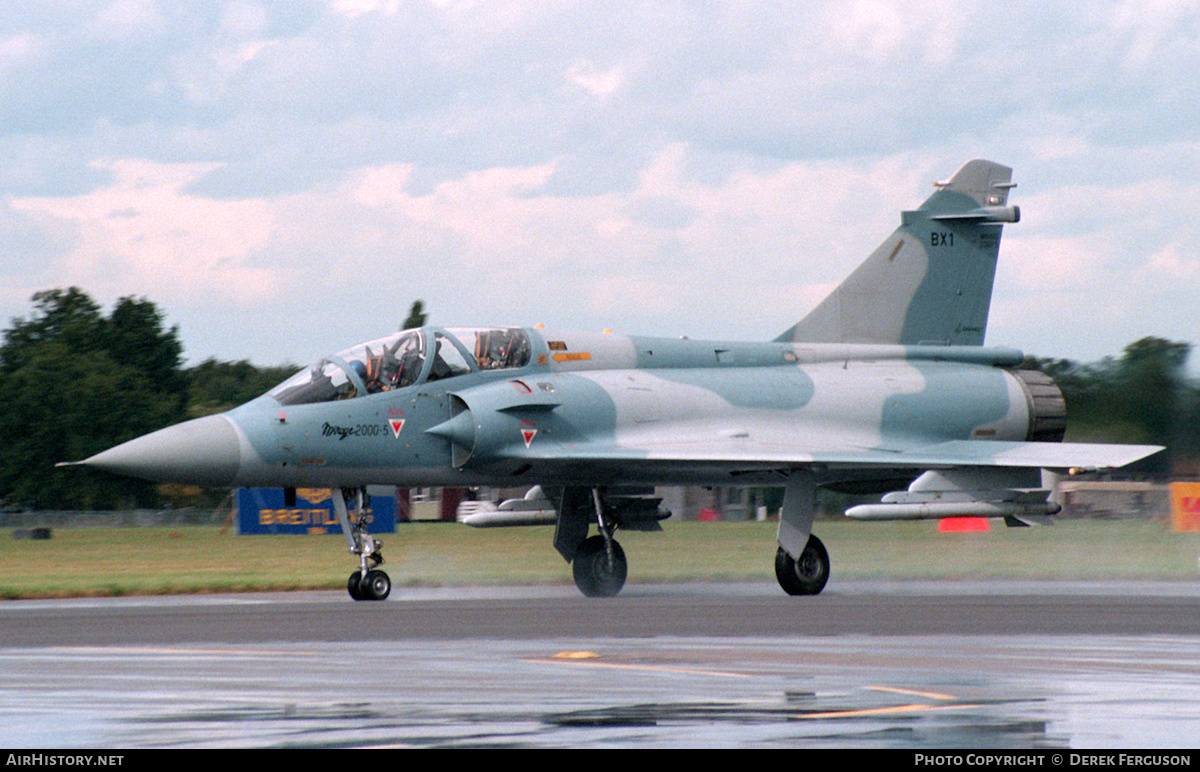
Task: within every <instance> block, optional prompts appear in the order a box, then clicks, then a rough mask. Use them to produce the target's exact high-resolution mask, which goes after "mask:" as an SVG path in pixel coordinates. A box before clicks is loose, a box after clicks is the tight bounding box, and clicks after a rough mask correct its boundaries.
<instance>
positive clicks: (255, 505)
mask: <svg viewBox="0 0 1200 772" xmlns="http://www.w3.org/2000/svg"><path fill="white" fill-rule="evenodd" d="M237 507H238V518H237V519H238V533H239V534H265V533H273V534H314V533H341V526H340V525H339V524H338V519H337V514H336V513H335V512H334V511H333V493H332V491H330V490H329V489H328V488H297V489H296V503H295V504H294V505H292V506H288V505H287V503H286V502H285V500H284V495H283V489H282V488H239V489H238V495H237ZM365 510H366V516H367V517H368V518H369V521H368V522H369V526H370V531H371V533H394V532H395V531H396V499H395V497H394V496H375V497H372V498H371V500H370V503H368V504H367V506H366V507H365ZM351 516H353V512H352V513H351Z"/></svg>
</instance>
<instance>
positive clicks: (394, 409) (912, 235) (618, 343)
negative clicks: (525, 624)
mask: <svg viewBox="0 0 1200 772" xmlns="http://www.w3.org/2000/svg"><path fill="white" fill-rule="evenodd" d="M1011 179H1012V170H1011V169H1009V168H1007V167H1004V166H1001V165H999V164H996V163H993V162H990V161H983V160H975V161H970V162H968V163H967V164H965V165H964V166H963V167H962V168H960V169H959V170H958V171H957V172H956V173H955V174H954V175H953V176H952V177H951V178H950V179H949V180H948V181H945V182H938V183H935V191H934V192H933V194H932V195H930V196H929V198H928V199H927V200H926V201H925V202H924V203H923V204H921V205H920V206H919V207H917V208H916V209H914V210H911V211H905V212H903V213H902V214H901V217H900V226H899V227H898V228H897V229H896V230H895V232H894V233H892V235H891V236H889V237H888V238H887V239H886V240H885V241H884V242H883V244H881V245H880V246H879V247H878V248H877V249H876V250H875V251H874V252H873V253H871V254H870V256H869V257H867V259H866V260H865V261H864V262H863V263H862V264H861V265H860V266H859V267H858V268H857V269H856V270H855V271H854V272H853V273H852V274H851V275H850V277H849V278H847V279H846V280H845V281H844V282H843V283H842V284H841V285H840V286H838V287H837V288H836V289H835V290H834V291H833V292H832V294H830V295H829V297H828V298H826V299H825V300H824V301H823V302H822V303H820V304H819V305H818V306H817V307H816V308H815V309H814V310H812V312H811V313H809V314H808V315H807V316H805V317H804V318H803V319H801V320H800V321H799V322H797V323H796V324H795V325H793V326H792V327H791V328H789V329H788V330H786V331H785V332H783V333H782V334H780V335H778V336H777V337H775V338H774V339H773V340H767V341H762V342H732V341H705V340H691V339H688V338H651V337H640V336H625V335H616V334H611V333H608V332H604V333H587V332H558V331H551V330H548V329H543V328H541V327H533V328H518V327H462V328H455V327H451V328H442V327H437V326H426V327H422V328H420V329H409V330H404V331H402V332H398V333H395V334H392V335H389V336H386V337H383V338H380V339H378V340H374V341H370V342H368V343H363V344H360V345H357V346H353V347H351V348H348V349H346V350H344V351H341V352H339V353H336V354H333V355H331V356H327V357H324V358H322V359H320V360H318V361H317V362H315V363H314V364H312V365H311V366H310V367H307V368H305V369H303V370H301V371H300V372H298V373H296V374H295V375H294V376H293V377H291V378H289V379H288V380H286V381H285V382H283V383H281V384H280V385H279V386H277V387H276V388H274V389H272V390H271V391H270V392H269V393H267V394H264V395H263V396H261V397H259V398H257V399H255V400H253V401H251V402H249V403H247V404H245V405H242V406H240V407H238V408H235V409H233V410H230V411H228V412H226V413H223V414H220V415H214V416H209V417H205V418H198V419H195V420H192V421H187V422H185V423H182V424H178V425H175V426H172V427H169V428H166V429H163V430H160V431H158V432H154V433H152V434H149V435H146V436H143V437H140V438H138V439H134V440H131V441H130V442H126V443H125V444H123V445H119V446H117V447H115V448H112V449H110V450H107V451H104V452H102V453H99V454H97V455H95V456H92V457H91V458H88V459H86V460H84V461H82V462H78V463H80V464H83V465H86V466H89V467H95V468H98V469H105V470H109V471H112V472H117V473H121V474H126V475H132V476H136V477H141V478H146V479H149V480H156V481H162V482H177V483H190V484H198V485H207V486H220V487H235V486H237V487H241V486H256V487H276V488H284V489H286V490H292V491H294V489H295V488H297V487H306V488H330V489H336V490H340V491H341V492H342V495H335V496H334V497H333V499H334V506H335V511H336V512H337V515H338V519H339V521H340V523H341V527H342V530H343V532H344V535H345V537H346V542H347V545H348V547H349V550H350V552H351V553H352V554H353V555H354V556H356V558H357V560H358V568H357V570H355V571H354V572H353V573H352V574H351V575H350V577H349V579H348V581H347V589H348V591H349V594H350V595H351V597H353V598H354V599H356V600H380V599H383V598H385V597H387V595H388V593H389V592H390V589H391V581H390V579H389V578H388V576H387V574H386V573H385V572H384V571H382V570H381V569H380V568H379V567H378V566H379V564H380V563H381V562H382V554H381V550H380V543H379V541H378V540H377V539H375V538H374V537H372V536H371V535H370V534H369V532H368V530H367V525H366V522H365V521H366V518H363V517H358V516H357V514H358V513H359V512H360V511H361V510H362V508H363V493H362V492H363V490H364V489H365V487H366V486H367V485H374V484H384V485H397V486H414V487H415V486H459V487H466V486H495V487H506V488H507V487H514V486H520V485H530V486H533V485H537V486H541V489H542V490H543V491H544V492H545V495H546V498H547V499H548V501H549V504H550V508H551V509H552V510H554V511H556V513H557V515H556V517H555V519H554V524H555V530H554V547H555V548H556V549H557V550H558V552H559V553H560V554H561V555H562V557H563V558H564V559H565V560H567V561H569V562H570V563H571V565H572V570H573V574H574V577H575V581H576V584H577V585H578V586H579V588H580V590H581V591H582V592H583V593H584V594H585V595H588V596H612V595H615V594H617V593H618V592H619V591H620V589H621V587H622V586H623V585H624V583H625V580H626V576H627V562H626V559H625V555H624V552H623V551H622V549H621V546H620V544H619V543H618V542H617V540H616V539H615V538H614V534H615V532H617V531H618V530H620V529H628V530H657V529H659V528H660V527H661V526H660V520H661V519H662V518H664V517H665V516H667V513H664V512H662V511H661V509H660V503H661V500H660V499H657V498H655V497H654V496H653V490H654V486H660V485H709V486H778V487H782V488H784V491H785V493H784V499H783V507H782V510H781V513H780V517H779V526H778V543H779V546H778V549H777V551H776V555H775V573H776V576H777V578H778V581H779V584H780V586H781V587H782V588H783V590H784V591H785V592H787V593H789V594H793V595H806V594H816V593H819V592H820V591H821V590H822V588H824V586H825V583H826V581H827V579H828V577H829V570H830V561H829V556H828V553H827V551H826V549H825V547H824V546H823V545H822V543H821V541H820V539H818V538H817V537H816V536H815V535H813V534H812V526H813V519H814V515H815V511H816V506H815V501H816V492H817V490H818V489H820V488H828V489H833V490H838V491H849V492H857V493H873V494H886V495H883V497H882V499H881V500H880V501H879V503H874V504H864V505H860V506H856V507H852V508H851V509H849V510H848V511H847V512H846V513H845V514H846V515H847V516H848V517H851V518H858V519H863V520H886V519H918V518H942V517H947V516H968V517H1003V518H1005V519H1006V521H1007V522H1008V523H1009V524H1010V525H1020V524H1027V523H1030V522H1036V521H1039V520H1043V519H1044V518H1045V517H1046V516H1048V515H1051V514H1053V513H1055V512H1056V511H1058V506H1057V505H1056V504H1055V503H1053V502H1052V501H1051V500H1050V490H1048V489H1047V488H1046V487H1044V486H1043V484H1042V479H1043V476H1042V470H1050V471H1053V472H1059V473H1061V472H1067V471H1070V470H1081V469H1085V470H1087V469H1098V468H1111V467H1120V466H1124V465H1126V464H1129V463H1131V462H1133V461H1135V460H1137V459H1140V458H1142V457H1145V456H1147V455H1150V454H1152V453H1154V452H1156V451H1158V450H1161V448H1158V447H1154V446H1135V445H1100V444H1069V443H1063V442H1062V439H1063V433H1064V429H1065V421H1066V410H1065V405H1064V401H1063V397H1062V393H1061V391H1060V390H1059V389H1058V387H1057V386H1055V384H1054V383H1053V381H1051V380H1050V379H1049V378H1048V377H1046V376H1045V375H1043V374H1042V373H1040V372H1035V371H1030V370H1025V369H1021V363H1022V361H1023V359H1024V356H1023V354H1022V353H1021V352H1020V351H1017V350H1014V349H1011V348H990V347H984V345H983V342H984V333H985V330H986V328H987V320H988V308H989V305H990V302H991V295H992V284H993V279H994V277H995V271H996V259H997V255H998V252H999V246H1000V236H1001V231H1002V229H1003V227H1004V225H1006V224H1010V223H1016V222H1018V221H1019V219H1020V211H1019V210H1018V208H1017V207H1016V206H1012V205H1009V204H1008V194H1009V191H1010V189H1011V188H1013V187H1014V184H1013V183H1012V182H1011ZM347 499H349V502H350V503H349V504H348V503H347ZM533 508H534V509H537V508H538V507H537V506H534V507H533ZM543 511H544V510H543ZM510 514H511V513H510ZM543 521H544V520H539V521H538V522H543ZM497 522H502V521H497ZM510 522H521V520H520V518H517V519H515V520H512V521H510ZM593 529H594V533H593Z"/></svg>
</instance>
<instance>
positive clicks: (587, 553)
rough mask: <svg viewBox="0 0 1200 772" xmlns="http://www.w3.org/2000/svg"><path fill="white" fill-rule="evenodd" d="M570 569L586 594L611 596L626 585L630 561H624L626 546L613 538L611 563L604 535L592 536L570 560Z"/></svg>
mask: <svg viewBox="0 0 1200 772" xmlns="http://www.w3.org/2000/svg"><path fill="white" fill-rule="evenodd" d="M571 572H572V573H573V574H574V575H575V586H576V587H578V588H579V591H580V592H582V593H583V594H584V595H586V596H587V597H589V598H611V597H613V596H614V595H616V594H617V593H619V592H620V591H621V588H622V587H624V586H625V578H626V577H627V576H628V575H629V564H628V563H626V562H625V550H623V549H621V545H620V544H618V543H617V542H616V540H613V542H612V566H611V567H610V566H609V564H608V549H607V548H606V547H605V544H604V537H603V536H592V537H590V538H587V539H584V540H583V544H580V545H579V550H578V551H576V553H575V559H574V560H572V561H571Z"/></svg>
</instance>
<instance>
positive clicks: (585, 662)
mask: <svg viewBox="0 0 1200 772" xmlns="http://www.w3.org/2000/svg"><path fill="white" fill-rule="evenodd" d="M556 656H557V655H556ZM592 656H593V657H594V656H597V655H594V654H593V655H592ZM523 661H524V662H528V663H530V664H535V665H575V666H576V667H606V668H611V669H613V670H649V671H652V672H657V673H687V674H689V675H710V676H720V677H722V678H749V677H750V676H749V675H747V674H746V673H730V672H728V671H723V670H699V669H696V668H686V667H662V666H659V665H621V664H618V663H616V662H596V661H595V660H593V659H590V658H585V659H579V658H571V659H554V658H553V657H542V658H534V659H526V660H523Z"/></svg>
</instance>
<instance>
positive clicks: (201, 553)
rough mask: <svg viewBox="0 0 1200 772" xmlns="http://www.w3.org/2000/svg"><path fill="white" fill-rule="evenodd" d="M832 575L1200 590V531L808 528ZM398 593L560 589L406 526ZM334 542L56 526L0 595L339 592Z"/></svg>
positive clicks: (719, 560) (500, 558)
mask: <svg viewBox="0 0 1200 772" xmlns="http://www.w3.org/2000/svg"><path fill="white" fill-rule="evenodd" d="M815 532H816V533H817V534H818V535H819V536H820V537H821V539H822V540H823V541H824V542H825V545H826V547H827V548H828V550H829V553H830V558H831V562H832V564H833V580H832V581H834V582H836V581H837V580H839V579H865V578H872V579H896V580H905V579H963V578H977V579H987V578H997V579H999V578H1009V579H1045V580H1055V579H1062V580H1066V579H1097V580H1103V579H1166V580H1186V581H1200V563H1198V560H1200V533H1174V532H1172V531H1171V529H1170V526H1169V525H1168V524H1166V523H1164V522H1161V521H1094V520H1087V521H1085V520H1073V521H1063V522H1060V523H1058V524H1056V525H1054V526H1052V527H1047V528H1004V527H995V525H994V526H993V529H992V530H991V531H989V532H985V533H939V532H938V531H937V522H935V521H926V522H915V523H874V524H867V523H854V522H847V521H819V522H818V523H817V525H816V528H815ZM380 538H381V539H382V540H383V541H384V544H385V548H384V555H385V556H386V557H387V561H388V562H387V563H386V564H385V566H384V568H385V569H386V570H387V571H388V573H389V574H390V575H391V577H392V582H393V584H394V585H396V586H397V587H403V586H417V585H424V586H446V585H472V584H539V583H570V582H571V571H570V566H568V565H567V563H566V562H564V561H563V560H562V559H561V558H560V557H559V555H558V553H557V552H555V551H554V548H553V546H552V544H551V540H552V538H553V529H551V528H546V527H540V528H539V527H534V528H507V529H488V530H476V529H471V528H467V527H465V526H459V525H454V524H444V523H407V524H403V525H401V526H399V530H398V532H397V533H395V534H383V535H381V536H380ZM620 541H621V544H622V546H624V548H625V552H626V555H627V557H628V559H629V565H630V570H629V574H630V581H633V582H638V581H642V582H676V581H679V582H682V581H713V580H718V581H774V568H773V566H774V562H773V558H774V554H775V524H774V523H695V522H681V523H668V524H666V526H665V528H664V531H663V532H662V533H622V534H620ZM356 567H357V566H356V564H355V562H354V560H353V558H352V557H351V556H350V555H349V554H348V552H347V550H346V545H345V541H344V540H343V539H342V537H341V536H340V535H328V536H237V535H235V534H233V533H231V532H222V531H221V530H220V529H217V528H206V527H191V528H186V527H185V528H79V529H61V528H60V529H56V530H55V531H54V534H53V538H52V539H49V540H46V541H28V540H16V539H12V538H0V598H9V599H13V598H34V597H70V596H95V595H152V594H175V593H209V592H248V591H264V590H266V591H275V590H297V589H336V588H343V587H345V582H346V578H347V577H348V576H349V574H350V572H351V571H352V570H354V569H355V568H356Z"/></svg>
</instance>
